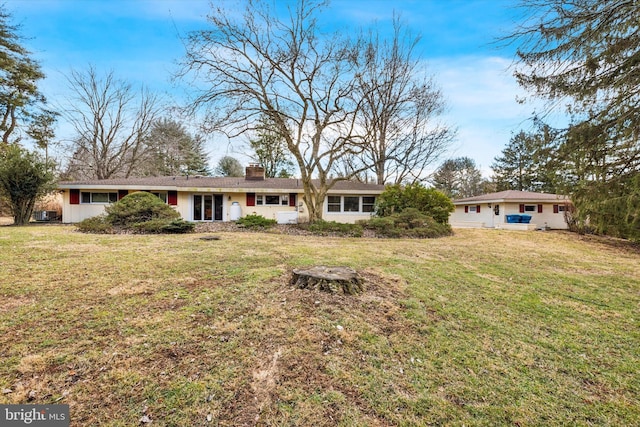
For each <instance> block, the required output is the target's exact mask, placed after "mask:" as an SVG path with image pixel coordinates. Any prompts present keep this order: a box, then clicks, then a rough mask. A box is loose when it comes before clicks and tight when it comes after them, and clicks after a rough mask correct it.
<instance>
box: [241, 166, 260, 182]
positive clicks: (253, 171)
mask: <svg viewBox="0 0 640 427" xmlns="http://www.w3.org/2000/svg"><path fill="white" fill-rule="evenodd" d="M244 179H245V180H247V181H264V168H263V167H262V166H260V165H258V164H255V163H254V164H250V165H249V166H247V168H246V169H245V175H244Z"/></svg>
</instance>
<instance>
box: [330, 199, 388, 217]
mask: <svg viewBox="0 0 640 427" xmlns="http://www.w3.org/2000/svg"><path fill="white" fill-rule="evenodd" d="M375 204H376V198H375V196H327V212H330V213H372V212H374V210H375Z"/></svg>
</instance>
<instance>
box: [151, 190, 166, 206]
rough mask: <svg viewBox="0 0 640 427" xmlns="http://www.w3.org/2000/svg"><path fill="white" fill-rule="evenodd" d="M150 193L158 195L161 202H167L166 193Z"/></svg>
mask: <svg viewBox="0 0 640 427" xmlns="http://www.w3.org/2000/svg"><path fill="white" fill-rule="evenodd" d="M151 194H153V195H154V196H156V197H158V198H159V199H160V200H162V201H163V202H165V203H167V193H157V192H151Z"/></svg>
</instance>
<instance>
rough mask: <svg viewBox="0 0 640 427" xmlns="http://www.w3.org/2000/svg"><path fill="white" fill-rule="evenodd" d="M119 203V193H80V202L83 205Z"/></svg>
mask: <svg viewBox="0 0 640 427" xmlns="http://www.w3.org/2000/svg"><path fill="white" fill-rule="evenodd" d="M117 201H118V193H106V192H104V193H103V192H92V191H83V192H81V193H80V202H81V203H83V204H89V203H97V204H101V203H115V202H117Z"/></svg>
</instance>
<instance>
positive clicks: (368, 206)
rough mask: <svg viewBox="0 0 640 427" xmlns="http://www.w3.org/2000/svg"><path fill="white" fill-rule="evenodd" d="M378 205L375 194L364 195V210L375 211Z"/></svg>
mask: <svg viewBox="0 0 640 427" xmlns="http://www.w3.org/2000/svg"><path fill="white" fill-rule="evenodd" d="M375 206H376V198H375V197H373V196H363V197H362V212H373V211H375Z"/></svg>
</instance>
